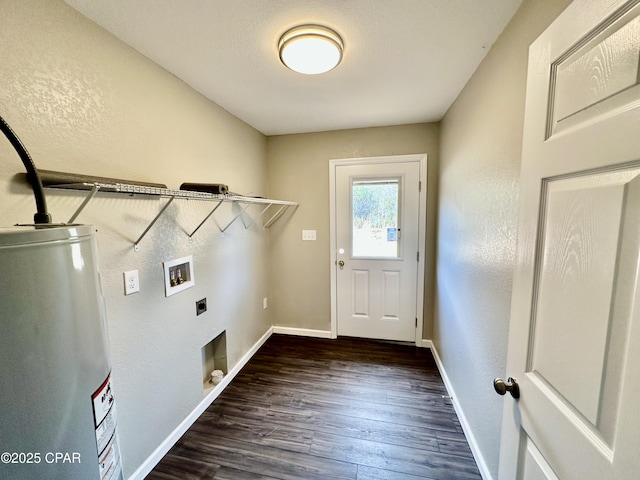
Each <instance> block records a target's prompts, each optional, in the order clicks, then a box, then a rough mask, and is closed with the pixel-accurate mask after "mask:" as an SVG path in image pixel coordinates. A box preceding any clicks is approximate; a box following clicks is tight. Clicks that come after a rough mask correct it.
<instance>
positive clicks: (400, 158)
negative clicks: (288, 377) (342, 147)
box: [329, 153, 427, 347]
mask: <svg viewBox="0 0 640 480" xmlns="http://www.w3.org/2000/svg"><path fill="white" fill-rule="evenodd" d="M402 162H419V163H420V182H421V183H420V184H421V185H422V188H421V189H420V198H419V204H418V252H419V255H420V256H419V260H418V278H417V292H416V293H417V295H416V315H417V317H418V320H419V321H418V325H417V327H416V334H415V344H416V346H418V347H421V346H422V345H423V342H422V330H423V323H424V272H425V238H426V224H427V215H426V211H427V154H426V153H420V154H412V155H390V156H383V157H362V158H343V159H333V160H329V239H330V241H329V250H330V251H329V255H330V259H331V260H330V261H331V338H337V336H338V303H337V291H336V289H337V285H338V284H337V279H336V276H337V273H338V269H337V265H336V252H337V240H336V168H337V167H341V166H346V165H375V164H380V163H402Z"/></svg>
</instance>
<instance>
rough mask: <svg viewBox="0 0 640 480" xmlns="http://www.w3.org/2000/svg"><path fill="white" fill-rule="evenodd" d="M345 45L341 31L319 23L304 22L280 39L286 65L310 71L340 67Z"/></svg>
mask: <svg viewBox="0 0 640 480" xmlns="http://www.w3.org/2000/svg"><path fill="white" fill-rule="evenodd" d="M343 49H344V44H343V43H342V38H340V35H338V34H337V33H336V32H334V31H333V30H331V29H330V28H327V27H322V26H320V25H301V26H299V27H295V28H292V29H291V30H287V31H286V32H285V33H284V34H283V35H282V37H280V41H279V42H278V50H279V51H280V61H281V62H282V63H283V64H284V65H285V66H286V67H287V68H290V69H291V70H293V71H296V72H299V73H305V74H307V75H316V74H318V73H325V72H328V71H329V70H332V69H334V68H335V67H337V66H338V64H339V63H340V60H342V51H343Z"/></svg>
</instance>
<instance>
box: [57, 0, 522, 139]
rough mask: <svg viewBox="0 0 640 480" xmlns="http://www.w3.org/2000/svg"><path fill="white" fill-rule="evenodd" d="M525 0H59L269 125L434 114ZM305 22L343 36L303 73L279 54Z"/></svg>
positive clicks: (288, 129)
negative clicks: (338, 55)
mask: <svg viewBox="0 0 640 480" xmlns="http://www.w3.org/2000/svg"><path fill="white" fill-rule="evenodd" d="M521 1H522V0H136V1H131V0H109V1H100V0H66V2H67V3H68V4H69V5H71V6H72V7H74V8H75V9H77V10H78V11H80V12H81V13H83V14H84V15H86V16H87V17H89V18H90V19H92V20H93V21H95V22H96V23H97V24H99V25H101V26H102V27H103V28H105V29H106V30H108V31H110V32H112V33H113V34H114V35H115V36H117V37H118V38H120V39H121V40H123V41H124V42H126V43H128V44H129V45H131V46H132V47H134V48H135V49H136V50H138V51H139V52H141V53H142V54H144V55H145V56H147V57H148V58H150V59H151V60H153V61H154V62H156V63H158V64H159V65H161V66H162V67H164V68H165V69H166V70H168V71H170V72H172V73H173V74H174V75H176V76H177V77H179V78H181V79H182V80H183V81H185V82H186V83H187V84H189V85H191V86H192V87H193V88H194V89H196V90H197V91H199V92H201V93H202V94H203V95H205V96H206V97H208V98H210V99H211V100H213V101H214V102H216V103H217V104H218V105H220V106H222V107H223V108H224V109H226V110H228V111H229V112H231V113H233V114H234V115H236V116H237V117H239V118H241V119H242V120H244V121H245V122H246V123H248V124H250V125H252V126H253V127H254V128H256V129H257V130H259V131H261V132H262V133H264V134H265V135H277V134H287V133H301V132H316V131H325V130H341V129H347V128H361V127H371V126H383V125H400V124H408V123H419V122H431V121H438V120H440V119H441V118H442V116H443V115H444V114H445V113H446V111H447V109H448V108H449V106H450V105H451V103H452V102H453V100H455V98H456V96H457V95H458V93H459V92H460V90H461V89H462V87H463V86H464V85H465V83H466V82H467V80H468V79H469V78H470V77H471V75H472V73H473V71H474V70H475V69H476V67H477V66H478V64H479V63H480V61H481V60H482V59H483V58H484V56H485V54H486V53H487V51H488V50H489V48H491V45H492V44H493V43H494V41H495V40H496V38H497V37H498V35H499V34H500V32H501V31H502V30H503V29H504V27H505V25H506V24H507V23H508V21H509V20H510V18H511V17H512V16H513V14H514V13H515V11H516V10H517V8H518V6H519V5H520V3H521ZM303 23H314V24H320V25H326V26H329V27H331V28H333V29H334V30H336V31H337V32H338V33H339V34H340V35H341V36H342V38H343V39H344V44H345V51H344V58H343V61H342V63H341V64H340V65H339V66H338V67H337V68H336V69H334V70H332V71H331V72H329V73H326V74H324V75H314V76H307V75H301V74H298V73H294V72H292V71H290V70H288V69H287V68H285V67H284V66H283V65H282V64H281V63H280V62H279V59H278V52H277V44H278V39H279V38H280V35H281V34H282V33H283V32H285V31H286V30H288V29H289V28H291V27H294V26H296V25H300V24H303Z"/></svg>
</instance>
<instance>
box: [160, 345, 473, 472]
mask: <svg viewBox="0 0 640 480" xmlns="http://www.w3.org/2000/svg"><path fill="white" fill-rule="evenodd" d="M425 478H426V479H432V480H467V479H472V480H481V476H480V473H479V471H478V468H477V466H476V464H475V461H474V459H473V456H472V455H471V451H470V450H469V446H468V444H467V442H466V439H465V436H464V434H463V433H462V429H461V428H460V423H459V421H458V418H457V417H456V414H455V413H454V410H453V407H452V405H451V401H450V399H449V398H448V397H447V392H446V390H445V388H444V385H443V383H442V379H441V377H440V374H439V373H438V369H437V367H436V364H435V361H434V360H433V356H432V355H431V351H430V350H428V349H422V348H416V347H414V346H410V345H403V344H398V343H393V342H383V341H374V340H363V339H355V338H344V337H341V338H339V339H337V340H324V339H317V338H304V337H293V336H285V335H273V336H272V337H271V338H270V339H269V340H268V341H267V342H266V343H265V344H264V345H263V346H262V348H261V349H260V350H259V351H258V353H257V354H256V355H255V356H254V357H253V358H252V359H251V360H250V361H249V363H248V364H247V365H246V366H245V367H244V368H243V369H242V371H241V372H240V373H239V374H238V375H237V376H236V378H235V379H233V381H232V382H231V384H230V385H229V386H228V387H227V388H226V389H225V390H224V392H222V394H220V396H219V397H218V398H217V399H216V400H215V402H214V403H212V404H211V406H210V407H209V408H208V409H207V410H206V411H205V412H204V413H203V414H202V416H201V417H200V418H199V419H198V420H197V421H196V422H195V423H194V424H193V425H192V426H191V428H190V429H189V430H188V431H187V432H186V433H185V434H184V435H183V437H182V438H181V439H180V440H179V441H178V443H176V445H174V447H173V448H172V449H171V450H170V451H169V453H168V454H167V455H166V456H165V457H164V458H163V459H162V461H161V462H160V463H159V464H158V465H157V466H156V468H155V469H154V470H153V471H152V472H151V473H150V474H149V475H148V476H147V479H148V480H168V479H180V480H185V479H217V480H249V479H250V480H256V479H261V480H273V479H282V480H284V479H287V480H289V479H296V480H297V479H301V480H316V479H317V480H328V479H355V480H417V479H425Z"/></svg>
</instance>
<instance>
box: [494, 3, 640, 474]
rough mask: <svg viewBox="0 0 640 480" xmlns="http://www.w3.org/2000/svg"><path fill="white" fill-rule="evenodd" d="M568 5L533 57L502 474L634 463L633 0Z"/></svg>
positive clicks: (637, 360)
mask: <svg viewBox="0 0 640 480" xmlns="http://www.w3.org/2000/svg"><path fill="white" fill-rule="evenodd" d="M639 3H640V2H638V1H632V2H624V1H620V0H576V1H574V3H572V4H571V5H570V6H569V7H568V8H567V9H566V10H565V11H564V12H563V13H562V14H561V15H560V16H559V17H558V19H557V20H556V21H555V22H554V23H553V24H552V25H551V26H550V27H549V28H548V29H547V30H546V31H545V32H544V33H543V34H542V35H541V36H540V38H539V39H538V40H536V41H535V42H534V43H533V44H532V46H531V48H530V52H529V72H528V79H527V99H526V109H525V127H524V139H523V160H522V171H521V180H520V188H521V192H520V218H519V227H518V228H519V229H518V245H517V256H516V269H515V275H514V284H513V297H512V309H511V321H510V332H509V353H508V360H507V371H506V372H505V374H506V376H511V377H515V379H516V380H517V382H518V384H519V387H520V399H519V400H514V399H512V398H511V397H510V396H509V395H507V396H506V397H505V409H504V416H503V426H502V439H501V448H500V471H499V479H501V480H513V479H519V480H520V479H521V480H534V479H535V480H538V479H560V480H573V479H575V480H590V479H593V480H596V479H597V480H606V479H612V480H613V479H615V480H625V479H632V478H638V472H639V471H640V456H639V455H638V452H639V451H640V433H639V432H640V409H639V408H638V399H639V398H640V375H639V374H638V372H639V371H640V348H638V345H640V309H639V307H640V303H639V300H640V298H639V296H640V285H639V280H640V252H639V250H640V134H639V133H640V130H639V128H638V127H640V84H639V74H640V68H639V67H640V62H639V60H640V16H639V15H640V6H639Z"/></svg>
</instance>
